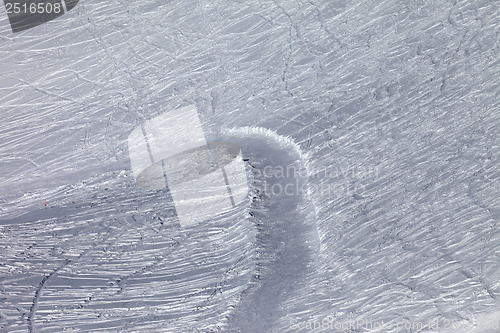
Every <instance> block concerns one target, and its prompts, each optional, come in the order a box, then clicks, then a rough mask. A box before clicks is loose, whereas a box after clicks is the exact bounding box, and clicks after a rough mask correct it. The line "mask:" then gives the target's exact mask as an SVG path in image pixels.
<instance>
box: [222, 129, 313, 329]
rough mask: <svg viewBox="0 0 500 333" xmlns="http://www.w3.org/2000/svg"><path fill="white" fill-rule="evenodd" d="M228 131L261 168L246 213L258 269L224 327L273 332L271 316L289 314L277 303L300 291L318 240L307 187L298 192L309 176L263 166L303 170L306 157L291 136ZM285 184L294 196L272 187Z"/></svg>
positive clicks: (239, 130) (255, 166) (272, 317)
mask: <svg viewBox="0 0 500 333" xmlns="http://www.w3.org/2000/svg"><path fill="white" fill-rule="evenodd" d="M226 134H227V135H229V136H230V137H231V138H234V140H236V141H241V142H237V143H238V144H240V145H241V147H242V151H243V155H244V157H245V159H246V160H248V163H249V164H250V168H255V169H257V170H259V169H260V172H257V175H254V179H253V180H252V181H251V191H252V196H253V197H254V199H256V200H252V202H251V204H250V216H251V218H252V219H253V220H254V221H255V224H256V227H257V229H258V236H257V238H258V239H257V252H258V255H257V263H256V265H257V271H256V274H255V278H254V280H253V281H252V282H251V283H250V286H249V288H248V289H247V290H246V292H245V293H244V294H243V295H242V298H241V303H240V305H239V306H238V307H237V308H236V310H235V312H234V313H233V314H232V315H231V316H230V317H229V318H228V328H229V329H230V331H234V332H246V331H247V330H249V331H253V332H270V331H275V330H277V328H274V329H273V327H275V325H276V322H275V320H276V319H279V317H285V316H286V315H287V314H288V313H287V312H285V311H284V310H282V309H283V308H285V307H284V306H281V305H283V303H286V302H287V300H289V299H290V296H292V295H294V294H295V293H300V289H301V285H302V284H303V283H304V282H305V280H304V277H305V274H306V272H307V267H308V266H309V264H310V262H311V261H312V260H313V259H314V256H315V255H316V254H317V252H318V251H319V244H320V243H319V236H318V229H317V226H316V219H315V216H316V209H315V207H314V205H313V202H312V200H311V198H310V196H309V194H308V192H307V191H302V190H303V189H307V185H308V177H298V176H292V175H287V176H286V177H284V178H280V177H268V176H269V175H266V174H263V172H262V170H263V168H265V167H268V168H271V169H272V168H275V170H279V169H281V168H283V169H284V170H285V171H286V170H287V166H294V167H296V168H297V170H301V169H302V170H304V169H305V170H307V159H308V156H307V154H305V153H304V152H303V151H302V150H301V148H300V146H299V145H298V144H297V143H296V142H294V141H293V140H292V139H291V138H289V137H286V136H282V135H279V134H277V133H276V132H274V131H271V130H269V129H265V128H261V127H243V128H236V129H233V130H229V131H227V132H226ZM307 175H308V174H307ZM288 176H290V177H288ZM268 182H269V183H268ZM263 183H264V185H263ZM287 185H288V189H290V188H291V187H292V186H295V187H294V190H293V191H290V192H289V193H292V192H293V194H292V195H288V194H286V195H285V194H284V193H283V194H282V195H278V193H277V191H276V192H274V193H273V192H272V190H271V188H274V189H284V188H286V186H287ZM299 187H300V188H299ZM268 192H270V193H268ZM271 313H274V314H275V315H274V316H273V315H270V314H271Z"/></svg>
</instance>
